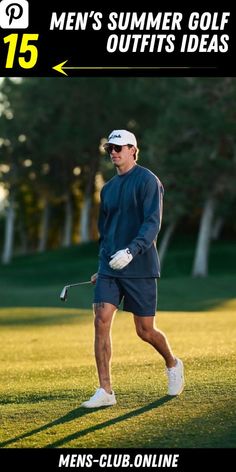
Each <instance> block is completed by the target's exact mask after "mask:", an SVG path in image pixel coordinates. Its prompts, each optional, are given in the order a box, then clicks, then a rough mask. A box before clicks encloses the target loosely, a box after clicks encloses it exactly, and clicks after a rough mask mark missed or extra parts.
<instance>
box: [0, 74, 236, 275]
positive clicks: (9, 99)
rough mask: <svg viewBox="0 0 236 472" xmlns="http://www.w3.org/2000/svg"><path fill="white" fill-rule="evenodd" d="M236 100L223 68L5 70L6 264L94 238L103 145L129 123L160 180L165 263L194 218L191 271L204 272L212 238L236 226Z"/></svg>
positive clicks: (0, 132) (105, 174)
mask: <svg viewBox="0 0 236 472" xmlns="http://www.w3.org/2000/svg"><path fill="white" fill-rule="evenodd" d="M235 99H236V80H235V78H227V77H223V78H191V77H190V78H152V77H150V78H149V77H145V78H142V77H141V78H139V77H138V78H118V77H115V78H70V79H68V80H65V79H64V80H62V79H61V78H55V79H54V78H24V79H22V80H20V81H14V80H12V79H4V80H3V82H2V84H1V90H0V113H1V114H0V186H1V188H2V189H3V188H4V189H5V190H6V192H7V200H6V202H7V204H6V208H5V211H4V212H2V218H1V221H0V225H1V227H2V238H1V244H2V263H3V264H8V263H9V262H10V261H11V258H12V255H13V254H14V251H16V250H18V251H19V250H20V251H21V253H27V252H29V251H40V252H42V251H44V250H46V249H47V248H54V247H60V246H65V247H68V246H70V245H71V244H77V243H81V242H87V241H89V240H96V239H97V238H98V233H97V225H96V222H97V215H98V210H99V194H100V190H101V187H102V185H103V184H104V182H106V181H107V180H108V179H109V178H110V177H111V176H112V175H114V169H113V166H112V164H111V162H110V160H109V157H108V156H106V155H104V152H103V147H102V144H103V143H104V141H105V139H106V138H107V136H108V134H109V133H110V131H112V130H113V129H122V128H125V129H129V130H130V131H132V132H134V133H135V134H136V136H137V139H138V144H139V148H140V153H139V155H140V160H139V163H140V165H143V166H146V167H148V168H149V169H151V170H152V171H153V172H154V173H156V174H157V175H158V176H159V178H160V180H161V181H162V182H163V185H164V188H165V197H164V219H163V229H162V234H161V238H160V243H159V254H160V258H161V260H162V262H163V260H164V257H165V254H166V251H167V249H168V246H169V243H170V240H171V237H173V234H174V232H175V230H176V228H178V225H179V224H180V223H181V221H185V222H187V221H190V220H191V219H194V221H196V222H197V224H195V226H194V231H195V232H197V238H196V250H195V257H194V261H193V275H195V276H204V275H207V272H208V252H209V247H210V242H211V240H212V238H213V237H217V234H219V232H220V230H221V228H222V226H223V225H224V224H227V223H228V222H229V223H230V230H231V231H232V233H234V231H235V224H234V223H232V221H233V218H232V217H233V215H234V208H235V201H236V190H235V175H236V152H235V149H236V138H235V136H236V133H235V131H236V130H235V127H236V114H235Z"/></svg>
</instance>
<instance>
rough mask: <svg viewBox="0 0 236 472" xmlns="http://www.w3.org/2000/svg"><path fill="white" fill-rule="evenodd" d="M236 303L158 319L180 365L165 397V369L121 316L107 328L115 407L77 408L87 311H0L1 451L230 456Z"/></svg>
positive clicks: (89, 360)
mask: <svg viewBox="0 0 236 472" xmlns="http://www.w3.org/2000/svg"><path fill="white" fill-rule="evenodd" d="M235 309H236V300H234V301H233V300H232V301H229V302H228V303H225V305H219V306H218V307H215V310H214V311H210V310H209V311H205V312H195V313H193V312H191V313H188V312H160V313H159V314H158V317H157V323H158V327H159V328H160V329H162V330H163V331H165V332H166V334H167V335H168V338H169V340H170V342H171V344H172V346H173V349H174V351H175V353H176V354H177V355H178V356H180V357H181V358H182V359H183V360H184V363H185V370H186V388H185V390H184V392H183V394H182V395H181V396H179V397H178V398H170V397H167V396H166V382H167V381H166V377H165V372H164V364H163V361H162V359H161V357H160V356H158V355H157V354H156V353H155V351H154V350H153V348H151V347H150V346H149V345H147V344H145V343H144V342H143V341H141V340H140V339H139V338H138V337H137V336H136V334H135V330H134V327H133V320H132V317H131V315H130V314H127V313H123V312H121V311H118V313H117V315H116V318H115V321H114V324H113V351H114V354H113V385H114V389H115V391H116V395H117V400H118V403H117V405H116V406H114V407H110V408H103V409H99V410H86V409H83V408H80V406H79V405H80V403H81V402H82V401H84V400H85V399H87V398H88V396H90V395H91V394H92V393H93V391H94V389H95V388H96V386H97V377H96V369H95V364H94V360H93V319H92V313H91V311H90V310H77V309H72V308H65V307H63V308H62V307H60V309H59V308H57V307H55V308H53V307H51V308H50V307H49V308H42V307H41V308H40V307H38V308H36V307H35V308H30V307H27V308H22V307H15V308H3V309H1V310H0V324H1V334H0V342H1V354H0V356H1V363H0V378H1V383H0V402H1V429H0V447H1V448H28V447H30V448H47V447H51V448H55V447H76V448H87V447H92V448H93V447H95V448H98V447H109V448H118V447H131V448H138V447H142V448H151V447H155V448H156V447H157V448H158V447H167V448H177V447H180V448H186V447H187V448H190V447H194V448H200V447H201V448H208V447H213V448H233V447H235V443H236V417H235V411H236V408H235V407H236V392H235V339H236V325H235Z"/></svg>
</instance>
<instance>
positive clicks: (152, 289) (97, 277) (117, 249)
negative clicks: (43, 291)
mask: <svg viewBox="0 0 236 472" xmlns="http://www.w3.org/2000/svg"><path fill="white" fill-rule="evenodd" d="M104 148H105V149H106V151H107V152H108V154H109V155H110V157H111V160H112V162H113V164H114V166H115V167H116V170H117V175H116V176H115V177H113V178H112V179H111V180H110V181H109V182H107V183H106V184H105V185H104V187H103V188H102V191H101V205H100V215H99V221H98V228H99V233H100V251H99V269H98V273H97V274H94V275H93V276H92V277H91V281H92V282H93V283H95V284H96V285H95V294H94V315H95V358H96V365H97V372H98V378H99V384H100V386H99V388H98V389H97V390H96V392H95V394H94V395H93V396H92V397H91V398H90V399H89V400H88V401H85V402H84V403H83V404H82V406H84V407H86V408H98V407H101V406H111V405H114V404H115V403H116V398H115V393H114V391H113V390H112V385H111V374H110V360H111V326H112V320H113V316H114V314H115V312H116V311H117V309H118V307H119V305H120V303H121V300H122V299H123V301H124V306H123V309H124V310H125V311H129V312H132V313H133V318H134V323H135V327H136V331H137V334H138V336H140V338H141V339H143V340H144V341H146V342H148V343H149V344H151V345H152V346H153V347H154V349H156V351H157V352H158V353H159V354H160V355H161V356H162V357H163V358H164V360H165V364H166V372H167V376H168V394H169V395H179V394H180V393H181V392H182V390H183V387H184V373H183V363H182V361H181V360H180V359H177V358H176V357H175V356H174V354H173V352H172V351H171V348H170V346H169V343H168V341H167V339H166V336H165V334H164V333H162V332H161V331H159V330H158V329H156V327H155V318H154V316H155V313H156V294H157V290H156V279H157V278H159V277H160V264H159V258H158V254H157V250H156V240H157V235H158V233H159V230H160V227H161V219H162V200H163V193H164V190H163V186H162V184H161V182H160V180H159V179H158V178H157V177H156V176H155V175H154V174H153V173H152V172H151V171H150V170H148V169H146V168H144V167H141V166H139V165H138V164H137V154H138V148H137V141H136V137H135V135H134V134H133V133H131V132H129V131H127V130H114V131H112V133H111V134H110V136H109V138H108V142H107V143H106V144H105V145H104Z"/></svg>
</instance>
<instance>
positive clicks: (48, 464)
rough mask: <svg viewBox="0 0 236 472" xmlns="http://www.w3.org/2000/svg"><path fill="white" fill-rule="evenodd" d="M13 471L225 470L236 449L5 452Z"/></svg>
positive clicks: (40, 450) (2, 458) (4, 456)
mask: <svg viewBox="0 0 236 472" xmlns="http://www.w3.org/2000/svg"><path fill="white" fill-rule="evenodd" d="M1 460H2V462H3V461H5V463H7V466H8V468H9V469H10V470H15V468H16V467H17V469H19V470H25V471H26V472H27V471H32V469H33V468H34V467H36V466H37V468H39V470H42V469H43V468H44V469H47V470H50V471H53V470H68V469H74V470H76V469H77V470H78V469H80V470H86V469H88V470H114V469H116V470H120V469H122V470H123V469H126V470H130V469H133V470H137V469H140V470H143V469H144V470H145V469H146V470H148V469H150V470H154V469H156V470H173V471H176V472H178V471H179V472H190V471H191V470H197V471H199V470H202V469H205V468H208V467H209V468H210V469H211V470H213V469H216V470H224V468H225V465H226V464H229V463H231V464H233V463H234V461H235V450H234V449H178V448H176V449H158V448H156V449H153V448H152V449H145V450H144V449H75V448H71V449H68V448H66V449H63V448H62V449H4V450H1Z"/></svg>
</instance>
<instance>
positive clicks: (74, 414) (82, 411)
mask: <svg viewBox="0 0 236 472" xmlns="http://www.w3.org/2000/svg"><path fill="white" fill-rule="evenodd" d="M173 398H175V397H170V396H168V395H165V396H164V397H162V398H160V399H159V400H156V401H155V402H152V403H149V404H148V405H146V406H143V407H142V408H138V409H137V410H133V411H130V412H129V413H125V414H124V415H121V416H118V417H117V418H112V419H111V420H108V421H104V422H103V423H100V424H97V425H94V426H90V427H89V428H86V429H83V430H82V431H78V432H76V433H73V434H70V435H68V436H66V437H65V438H62V439H59V440H58V441H55V442H53V443H51V444H49V445H48V446H46V448H54V447H55V448H56V447H60V446H63V445H64V444H66V443H68V442H70V441H73V440H74V439H78V438H80V437H83V436H86V435H87V434H89V433H92V432H94V431H98V430H100V429H104V428H107V427H108V426H111V425H114V424H117V423H120V422H121V421H125V420H128V419H129V418H133V417H135V416H138V415H142V414H143V413H146V412H147V411H150V410H153V409H154V408H158V407H160V406H162V405H164V404H165V403H167V402H168V401H170V400H173ZM107 408H109V407H103V408H99V411H101V409H107ZM97 411H98V410H97V408H91V409H87V408H83V407H79V408H76V409H75V410H71V411H69V413H67V414H66V415H64V416H61V417H60V418H58V419H57V420H55V421H52V422H51V423H47V424H45V425H44V426H40V427H39V428H35V429H32V430H31V431H28V432H27V433H23V434H20V435H19V436H15V437H14V438H12V439H8V440H7V441H3V442H1V443H0V447H5V446H10V445H11V444H14V443H16V442H18V441H21V440H22V439H26V438H29V437H30V436H34V435H35V434H38V433H40V432H42V431H45V430H47V429H49V428H53V427H54V426H57V425H61V424H64V423H68V422H70V421H73V420H75V419H78V418H82V417H83V416H86V415H88V414H92V413H95V412H97Z"/></svg>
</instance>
